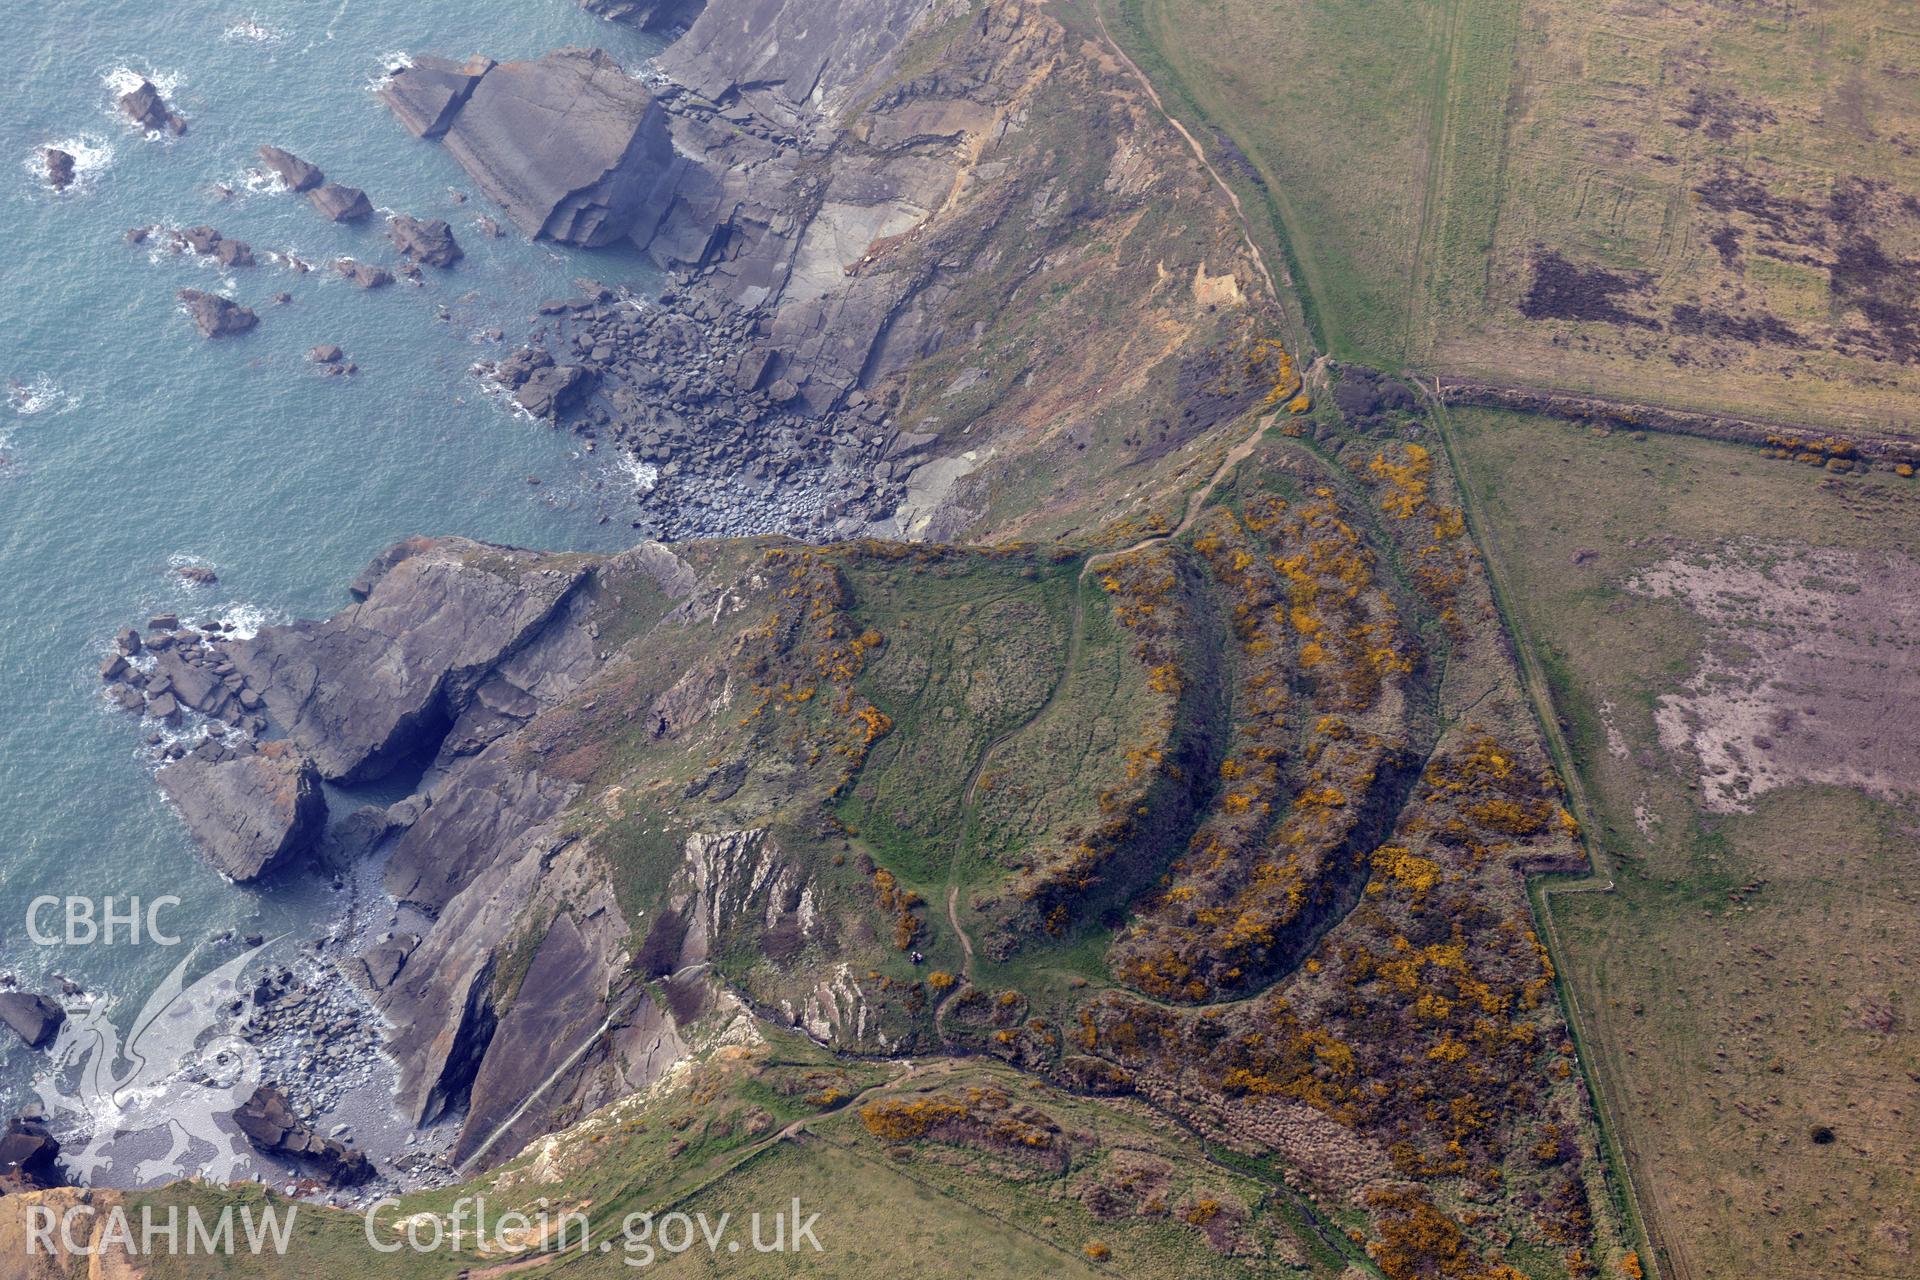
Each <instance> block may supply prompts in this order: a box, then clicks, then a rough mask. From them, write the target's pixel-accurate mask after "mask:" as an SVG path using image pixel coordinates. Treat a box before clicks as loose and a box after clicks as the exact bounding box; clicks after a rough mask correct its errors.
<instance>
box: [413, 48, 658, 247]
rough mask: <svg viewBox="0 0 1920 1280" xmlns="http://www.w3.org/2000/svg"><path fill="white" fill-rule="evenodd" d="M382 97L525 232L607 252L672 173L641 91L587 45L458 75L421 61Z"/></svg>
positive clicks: (650, 103) (650, 209) (654, 112)
mask: <svg viewBox="0 0 1920 1280" xmlns="http://www.w3.org/2000/svg"><path fill="white" fill-rule="evenodd" d="M475 68H477V70H475ZM382 96H383V98H384V99H385V101H386V102H387V104H388V106H390V107H391V108H392V109H393V110H394V112H395V114H396V115H398V116H399V117H400V119H401V121H402V122H403V123H405V124H406V125H407V127H408V128H409V129H412V130H413V132H414V133H416V134H418V135H419V136H421V137H424V138H434V137H438V138H441V139H442V141H443V142H444V144H445V146H446V148H447V150H448V151H449V152H450V153H451V154H452V155H453V157H454V158H455V159H456V160H458V161H459V162H460V164H461V166H462V167H463V168H465V169H466V171H467V172H468V174H470V175H471V176H472V178H473V180H474V182H475V183H476V184H477V185H478V186H479V187H480V189H481V190H482V191H483V192H485V193H486V195H487V196H488V197H489V198H490V199H492V200H493V202H494V203H495V204H497V205H499V206H500V208H501V209H502V210H504V211H505V213H506V215H507V217H508V218H510V219H511V220H512V221H513V223H514V225H515V226H517V227H519V228H520V230H521V231H523V232H525V233H526V234H527V235H529V236H536V237H544V238H546V239H550V240H557V241H560V242H561V243H563V244H574V245H581V246H584V247H589V248H591V247H596V246H599V245H606V244H611V243H613V242H614V241H616V240H619V239H620V238H622V237H623V236H625V235H627V234H628V233H629V232H630V231H631V230H633V228H634V224H635V223H636V221H638V220H640V219H641V217H642V216H643V214H647V213H652V214H653V215H654V216H656V217H657V215H658V211H659V200H660V197H661V194H662V193H663V192H664V191H665V190H667V189H668V188H669V187H670V186H671V184H672V181H673V179H674V177H675V176H676V174H677V173H678V172H679V170H680V169H681V168H682V167H683V166H682V164H681V162H680V160H679V157H678V156H677V155H676V154H675V153H674V149H673V141H672V138H671V137H670V136H669V134H668V131H667V123H666V117H665V114H664V113H663V112H662V111H661V110H660V107H659V104H658V103H656V102H655V101H654V100H653V95H652V94H651V93H650V92H649V91H648V89H647V87H646V85H645V84H644V83H642V82H641V81H639V80H636V79H634V78H633V77H632V76H629V75H628V74H627V73H626V72H625V71H624V70H622V69H621V67H620V66H619V64H617V63H616V62H614V60H613V59H612V58H611V57H609V56H608V55H607V54H605V53H604V52H602V51H600V50H598V49H562V50H559V51H557V52H555V53H550V54H548V55H546V56H545V57H543V58H538V59H534V60H532V61H527V62H506V63H499V64H495V63H492V62H490V61H488V60H486V59H476V60H473V61H470V62H468V63H466V64H464V65H463V66H462V67H458V68H456V67H455V66H454V64H452V63H449V62H446V61H445V60H443V59H432V58H421V59H417V60H416V61H415V63H414V65H412V66H410V67H406V68H403V69H401V70H400V71H398V72H396V73H395V74H394V76H393V79H392V82H391V83H390V84H389V85H387V87H386V88H385V89H383V90H382Z"/></svg>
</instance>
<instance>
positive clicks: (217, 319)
mask: <svg viewBox="0 0 1920 1280" xmlns="http://www.w3.org/2000/svg"><path fill="white" fill-rule="evenodd" d="M175 296H177V297H178V298H179V299H180V301H181V302H183V303H185V304H186V307H187V315H188V316H190V317H191V318H192V320H193V323H194V324H195V325H196V326H198V328H199V330H200V333H201V335H202V336H203V337H208V338H224V337H229V336H231V335H233V334H236V333H245V332H246V331H247V330H249V329H251V328H253V326H254V325H256V324H259V323H260V317H259V316H257V315H255V314H254V313H253V310H252V308H250V307H243V306H241V305H240V304H239V303H237V302H235V301H234V300H233V299H232V298H223V297H221V296H220V295H219V294H217V293H207V292H205V291H203V290H200V289H182V290H181V291H180V292H179V293H178V294H177V295H175Z"/></svg>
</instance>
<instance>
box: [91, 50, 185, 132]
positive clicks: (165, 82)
mask: <svg viewBox="0 0 1920 1280" xmlns="http://www.w3.org/2000/svg"><path fill="white" fill-rule="evenodd" d="M142 80H145V81H147V82H148V83H150V84H152V85H153V87H154V88H155V89H156V90H158V91H159V94H160V96H161V97H162V98H164V99H165V100H166V102H167V104H168V105H169V106H176V105H177V103H176V100H175V97H174V95H175V94H176V93H177V92H178V91H179V89H180V86H181V85H182V84H184V83H185V81H184V80H183V79H182V77H181V75H180V73H179V72H177V71H146V72H141V71H136V70H134V69H133V68H132V67H130V66H128V65H126V64H124V63H122V64H120V65H118V66H115V67H112V68H110V69H108V70H107V71H104V72H102V73H101V76H100V83H101V84H103V85H105V86H106V87H107V114H108V115H109V116H112V117H113V118H114V119H115V120H118V121H119V122H120V123H121V124H123V125H125V126H127V127H128V128H130V129H139V128H140V126H139V125H137V124H135V123H134V122H133V121H132V120H130V119H129V118H128V117H127V113H126V112H124V111H122V110H121V109H120V99H121V98H122V97H123V96H124V95H126V94H129V93H132V92H133V91H134V90H135V89H138V88H139V87H140V82H141V81H142ZM140 132H141V133H143V134H145V135H146V136H147V137H148V138H157V139H159V140H161V141H163V142H168V143H171V142H174V141H175V140H176V139H175V138H174V137H173V135H172V134H167V133H155V132H154V131H153V130H151V129H141V130H140Z"/></svg>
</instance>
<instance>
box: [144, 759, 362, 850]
mask: <svg viewBox="0 0 1920 1280" xmlns="http://www.w3.org/2000/svg"><path fill="white" fill-rule="evenodd" d="M159 780H160V788H161V790H163V791H165V792H166V793H167V798H168V799H170V800H172V801H173V803H174V804H175V806H176V807H178V808H179V810H180V815H181V817H182V818H183V819H185V821H186V824H187V829H188V830H189V831H191V832H192V833H193V837H194V839H195V840H197V841H198V842H199V844H200V847H201V848H202V849H204V850H206V852H207V855H208V857H210V858H211V859H212V860H213V863H214V865H215V866H217V867H219V868H220V870H221V871H223V872H225V873H226V874H227V875H230V876H232V877H233V878H234V879H235V880H253V879H257V878H258V877H260V876H262V875H265V874H266V873H267V872H269V871H272V870H274V869H275V868H277V867H280V866H282V865H284V864H286V863H287V862H289V861H291V860H292V859H294V858H296V857H298V856H299V855H301V854H303V853H305V852H307V851H309V850H311V849H312V848H313V846H314V845H315V843H316V842H317V841H318V840H319V838H320V836H321V834H322V833H323V832H324V831H325V829H326V825H327V801H326V797H325V796H323V795H322V794H321V793H320V774H319V772H318V770H316V769H315V767H314V763H313V761H312V760H310V759H308V758H307V757H306V756H304V755H301V754H300V753H299V752H298V751H297V750H295V749H294V747H293V745H292V744H291V743H288V742H269V743H267V744H266V745H264V746H262V747H261V748H260V749H259V750H258V751H254V752H252V753H250V754H246V755H240V756H235V757H232V758H230V759H225V760H220V761H217V762H216V761H212V760H208V759H204V758H198V757H194V756H189V757H187V758H186V759H184V760H180V761H178V762H176V763H174V764H170V765H168V766H167V767H166V768H164V769H162V770H161V771H160V774H159Z"/></svg>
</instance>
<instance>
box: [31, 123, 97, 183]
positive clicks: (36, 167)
mask: <svg viewBox="0 0 1920 1280" xmlns="http://www.w3.org/2000/svg"><path fill="white" fill-rule="evenodd" d="M48 148H52V149H54V150H56V151H64V152H66V153H67V154H68V155H70V156H72V157H73V182H72V183H71V184H70V185H69V186H68V187H67V189H66V190H65V191H61V192H56V193H55V194H56V195H61V196H74V195H78V194H80V193H82V192H84V191H89V190H91V189H92V188H93V187H94V185H95V184H96V183H97V182H98V181H99V178H100V175H101V174H103V173H105V172H106V171H107V170H108V169H109V168H110V167H112V165H113V145H112V144H111V143H109V142H108V141H107V140H106V139H105V138H103V137H101V136H100V135H99V134H97V133H78V134H75V135H74V136H73V137H71V138H62V139H60V140H59V141H58V142H48V143H45V144H43V145H41V146H37V147H34V148H33V149H32V150H31V151H29V152H27V156H26V159H25V160H24V161H22V163H21V167H22V168H24V169H25V170H26V171H27V174H28V176H29V177H31V178H32V179H33V180H34V181H35V182H38V183H40V184H41V185H43V186H48V183H47V150H48ZM49 190H51V187H50V186H49Z"/></svg>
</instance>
